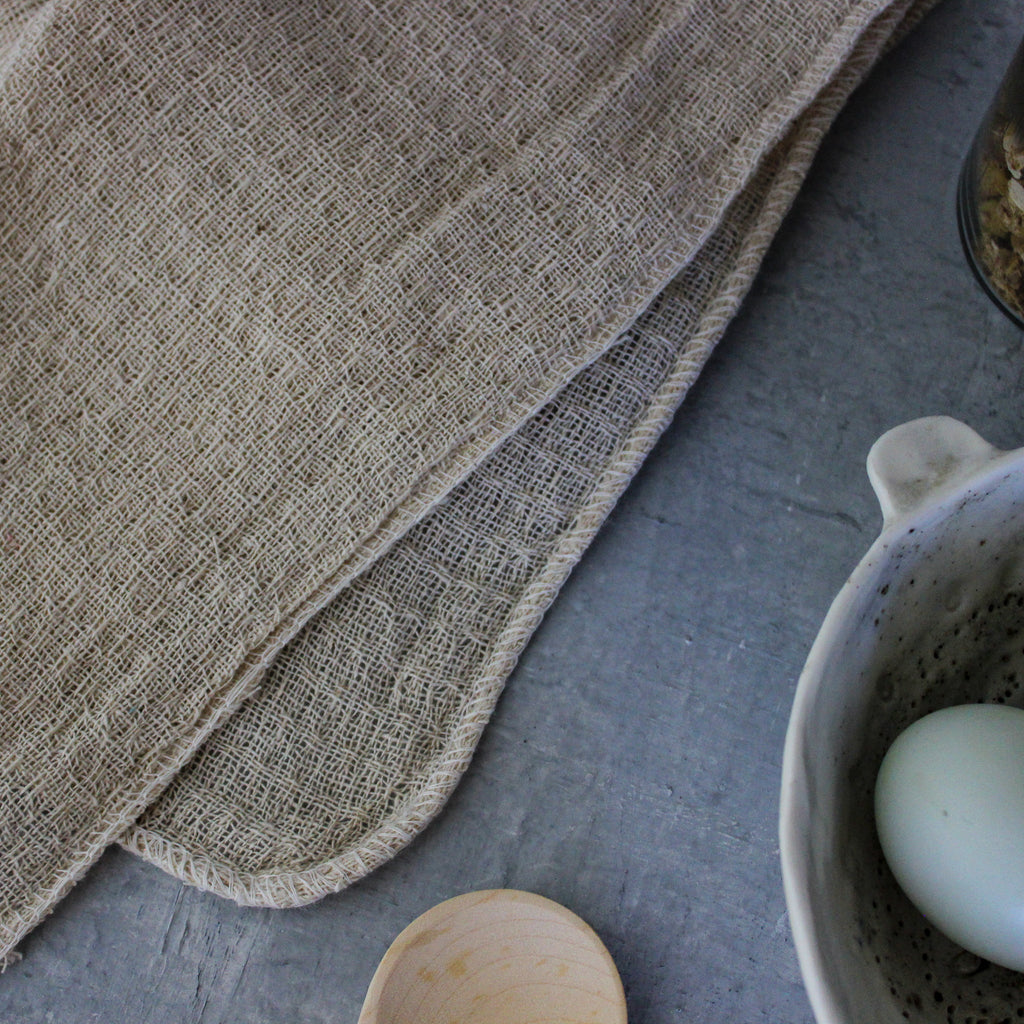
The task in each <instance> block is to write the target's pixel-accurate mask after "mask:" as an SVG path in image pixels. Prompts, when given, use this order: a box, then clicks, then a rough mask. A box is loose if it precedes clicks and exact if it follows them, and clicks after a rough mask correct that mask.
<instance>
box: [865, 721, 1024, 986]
mask: <svg viewBox="0 0 1024 1024" xmlns="http://www.w3.org/2000/svg"><path fill="white" fill-rule="evenodd" d="M875 820H876V823H877V826H878V835H879V839H880V840H881V843H882V850H883V852H884V853H885V857H886V860H887V861H888V863H889V866H890V868H891V869H892V873H893V875H895V877H896V880H897V882H899V884H900V886H901V887H902V889H903V890H904V892H906V894H907V895H908V896H909V897H910V899H911V901H912V902H913V903H914V905H915V906H916V907H917V908H918V909H919V910H920V911H921V913H922V914H924V916H925V917H926V918H928V919H929V920H930V921H931V922H932V924H933V925H935V926H936V927H937V928H939V929H940V930H941V931H942V932H944V933H945V934H946V935H948V936H949V937H950V938H951V939H952V940H953V941H954V942H956V943H958V944H959V945H961V946H963V947H964V948H965V949H968V950H970V951H971V952H972V953H976V954H977V955H978V956H981V957H984V958H985V959H987V960H991V961H993V962H994V963H997V964H1001V965H1002V966H1004V967H1010V968H1013V969H1014V970H1018V971H1024V711H1021V710H1019V709H1017V708H1010V707H1006V706H1004V705H992V704H969V705H962V706H959V707H952V708H946V709H944V710H942V711H936V712H934V713H933V714H930V715H927V716H925V717H924V718H922V719H920V720H919V721H917V722H915V723H914V724H913V725H911V726H910V727H909V728H908V729H907V730H906V731H905V732H903V733H901V734H900V736H899V737H897V739H896V742H895V743H893V745H892V746H891V747H890V748H889V751H888V753H887V754H886V756H885V759H884V760H883V762H882V766H881V769H880V770H879V773H878V780H877V783H876V786H875Z"/></svg>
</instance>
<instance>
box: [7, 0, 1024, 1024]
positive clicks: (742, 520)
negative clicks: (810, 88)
mask: <svg viewBox="0 0 1024 1024" xmlns="http://www.w3.org/2000/svg"><path fill="white" fill-rule="evenodd" d="M1022 33H1024V11H1022V9H1021V6H1020V4H1019V3H1016V2H1011V0H945V2H944V3H943V4H942V6H940V7H939V8H937V9H936V10H935V12H934V13H932V14H931V15H930V16H929V18H928V19H927V20H926V21H925V22H924V23H923V24H922V25H921V26H920V28H918V29H917V31H916V32H915V34H914V35H913V36H911V37H910V38H909V39H908V40H907V41H906V42H905V43H904V44H903V45H902V46H901V47H900V48H899V49H898V50H896V51H895V52H894V53H892V54H891V55H890V56H889V57H888V58H887V59H886V60H885V61H884V63H883V64H882V65H881V66H880V67H879V68H878V70H877V71H876V72H875V73H874V74H873V76H872V77H871V79H870V80H869V81H868V83H867V84H866V85H865V86H864V87H863V88H862V89H861V90H860V91H859V92H858V93H857V94H856V95H855V97H854V98H853V100H852V102H851V103H850V105H849V106H848V108H847V110H846V111H845V112H844V114H843V115H842V117H841V118H840V121H839V122H838V124H837V125H836V127H835V129H834V130H833V132H832V134H831V135H830V137H829V138H828V140H827V141H826V144H825V147H824V149H823V150H822V152H821V154H820V158H819V159H818V161H817V163H816V165H815V167H814V169H813V171H812V174H811V177H810V179H809V180H808V182H807V186H806V188H805V189H804V191H803V193H802V194H801V196H800V198H799V199H798V201H797V203H796V206H795V208H794V210H793V212H792V214H791V216H790V217H789V219H788V221H787V222H786V224H785V226H784V228H783V230H782V231H781V233H780V234H779V236H778V238H777V240H776V242H775V245H774V247H773V249H772V252H771V254H770V256H769V258H768V260H767V262H766V264H765V266H764V269H763V272H762V274H761V276H760V278H759V280H758V282H757V283H756V285H755V287H754V289H753V292H752V294H751V296H750V298H749V300H748V301H747V303H746V304H745V306H744V308H743V310H742V312H741V314H740V316H739V318H738V319H737V320H736V321H735V323H734V324H733V325H732V327H731V329H730V331H729V332H728V335H727V337H726V338H725V340H724V341H723V342H722V344H721V346H720V347H719V349H718V351H717V353H716V354H715V356H714V358H713V359H712V362H711V364H710V365H709V367H708V369H707V370H706V371H705V374H704V376H703V377H702V378H701V380H700V381H699V382H698V385H697V386H696V388H695V389H694V390H693V392H692V393H691V395H690V397H689V398H688V399H687V401H686V403H685V404H684V406H683V408H682V410H681V411H680V413H679V415H678V417H677V419H676V422H675V424H674V426H673V428H672V429H671V431H670V432H669V433H668V434H667V435H666V436H665V438H664V439H663V441H662V443H661V444H660V446H659V448H658V450H657V451H656V452H655V454H654V456H653V457H652V458H651V459H650V461H649V463H648V464H647V466H646V467H645V468H644V470H643V471H642V472H641V474H640V475H639V477H638V478H637V480H636V481H635V483H634V484H633V486H632V487H631V489H630V490H629V492H628V493H627V495H626V496H625V498H624V499H623V500H622V502H621V503H620V505H619V507H618V509H617V510H616V512H615V513H614V515H613V516H612V518H611V520H610V521H609V523H608V525H607V527H606V528H605V529H604V531H603V532H602V534H601V535H600V536H599V537H598V539H597V542H596V543H595V544H594V546H593V548H592V549H591V551H590V552H589V554H588V555H587V557H586V559H585V560H584V561H583V563H582V564H581V565H580V566H579V568H578V570H577V571H576V572H575V573H574V575H573V577H572V578H571V580H570V581H569V583H568V585H567V586H566V587H565V589H564V591H563V593H562V595H561V597H560V599H559V601H558V602H557V603H556V605H555V607H554V608H553V610H552V611H551V612H550V614H549V615H548V618H547V620H546V621H545V623H544V625H543V627H542V628H541V630H540V632H539V633H538V635H537V636H536V638H535V640H534V642H533V644H532V645H531V647H530V648H529V650H528V651H527V653H526V655H525V656H524V658H523V660H522V662H521V665H520V667H519V669H518V671H517V672H516V673H515V675H514V676H513V678H512V680H511V682H510V684H509V686H508V688H507V690H506V692H505V695H504V697H503V698H502V701H501V703H500V705H499V707H498V710H497V713H496V715H495V718H494V720H493V722H492V724H491V726H490V729H489V730H488V732H487V733H486V735H485V737H484V740H483V743H482V744H481V747H480V750H479V753H478V755H477V757H476V760H475V762H474V764H473V766H472V768H471V770H470V772H469V773H468V775H467V776H466V778H465V780H464V782H463V783H462V785H461V787H460V788H459V789H458V791H457V792H456V795H455V797H454V798H453V800H452V801H451V803H450V805H449V807H448V809H447V810H446V812H445V813H444V814H443V815H442V816H441V818H440V819H439V820H438V821H437V822H436V823H435V824H434V825H433V826H432V827H431V828H430V829H429V830H428V831H427V832H426V833H425V834H424V835H423V836H422V837H421V838H420V839H419V840H418V841H417V842H415V843H414V844H413V845H412V846H411V847H410V848H409V849H408V850H406V851H405V853H404V854H403V855H401V856H400V857H399V858H397V860H395V861H394V862H392V863H391V864H389V865H388V866H386V867H385V868H383V869H382V870H380V871H378V872H377V873H376V874H375V875H373V876H371V877H370V878H369V879H368V880H366V881H365V882H364V883H362V884H360V885H358V886H356V887H355V888H353V889H351V890H349V891H347V892H345V893H342V894H340V895H338V896H335V897H332V898H329V899H326V900H324V901H323V902H321V903H319V904H318V905H315V906H312V907H309V908H306V909H303V910H293V911H277V912H273V911H261V910H251V909H242V908H239V907H236V906H234V905H232V904H229V903H226V902H223V901H221V900H219V899H217V898H216V897H213V896H208V895H205V894H203V893H200V892H196V891H194V890H190V889H185V888H183V887H182V886H181V885H179V884H178V883H177V882H175V881H174V880H172V879H171V878H169V877H166V876H164V875H162V874H161V873H160V872H159V871H158V870H156V869H155V868H151V867H149V866H147V865H145V864H143V863H141V862H139V861H137V860H135V859H133V858H132V857H130V856H128V855H127V854H124V853H122V852H120V851H117V850H114V851H111V852H109V853H108V854H107V855H106V856H105V857H104V858H103V860H102V861H101V862H100V863H99V864H98V865H97V866H96V867H95V868H94V870H93V871H92V872H91V873H90V874H89V876H88V877H87V878H86V880H85V881H84V882H83V883H81V884H80V885H79V886H78V887H77V889H76V890H75V891H74V892H73V893H72V895H71V896H70V898H68V899H67V900H66V901H65V902H64V903H63V904H62V905H61V906H60V908H59V909H58V911H57V912H56V913H55V914H54V915H53V917H52V918H51V919H50V920H49V921H48V922H46V923H45V924H44V925H43V926H42V927H40V928H39V929H38V930H37V931H35V932H34V933H33V934H32V935H31V936H30V937H29V939H28V940H27V941H26V942H25V943H24V945H23V947H22V948H23V950H24V953H25V959H24V961H23V962H22V963H21V964H19V965H17V966H16V967H14V968H12V969H10V970H8V971H7V972H6V974H4V975H3V977H2V978H0V1022H2V1024H13V1022H18V1024H22V1022H25V1024H36V1022H44V1021H54V1022H59V1024H85V1022H97V1021H102V1022H111V1024H116V1022H120V1021H125V1022H132V1024H149V1022H153V1024H178V1022H181V1024H186V1022H187V1024H196V1022H204V1024H250V1022H252V1024H285V1022H287V1024H305V1022H310V1024H313V1022H317V1024H319V1022H328V1021H330V1022H346V1024H354V1022H355V1020H356V1018H357V1016H358V1012H359V1007H360V1005H361V1003H362V998H363V995H364V993H365V990H366V986H367V984H368V983H369V981H370V977H371V976H372V974H373V971H374V968H375V966H376V964H377V961H378V960H379V958H380V957H381V955H382V954H383V953H384V951H385V949H386V948H387V946H388V944H389V943H390V942H391V940H392V939H393V938H394V937H395V935H396V934H397V933H398V932H399V931H400V930H401V929H402V928H403V927H404V926H405V925H406V924H407V923H408V922H409V921H411V920H412V919H413V918H414V917H415V916H416V915H418V914H419V913H420V912H421V911H423V910H425V909H427V908H428V907H429V906H431V905H433V904H434V903H436V902H438V901H440V900H442V899H445V898H447V897H449V896H453V895H456V894H457V893H460V892H463V891H466V890H470V889H477V888H488V887H495V886H511V887H515V888H522V889H529V890H533V891H535V892H539V893H542V894H544V895H547V896H549V897H551V898H553V899H555V900H558V901H560V902H562V903H565V904H566V905H568V906H569V907H570V908H572V909H573V910H575V911H576V912H577V913H578V914H580V915H581V916H582V917H584V918H585V919H586V920H588V921H589V922H590V923H591V924H592V925H593V926H594V927H595V928H596V929H597V931H598V932H599V934H600V935H601V936H602V937H603V938H604V940H605V942H606V943H607V945H608V947H609V949H610V950H611V952H612V954H613V956H614V957H615V959H616V961H617V962H618V964H619V967H620V969H621V972H622V976H623V980H624V982H625V986H626V991H627V997H628V1001H629V1008H630V1019H631V1021H632V1022H633V1024H662V1022H666V1024H667V1022H676V1021H679V1022H692V1024H701V1022H712V1021H714V1022H731V1024H743V1022H757V1021H771V1022H776V1024H781V1022H787V1021H789V1022H795V1024H807V1022H809V1021H810V1019H811V1017H810V1011H809V1009H808V1006H807V1001H806V998H805V996H804V993H803V988H802V985H801V982H800V978H799V973H798V969H797V965H796V960H795V956H794V953H793V948H792V942H791V939H790V934H789V926H788V921H787V917H786V911H785V905H784V901H783V896H782V884H781V880H780V875H779V868H778V843H777V839H776V815H777V811H778V796H777V791H778V782H779V770H780V764H781V757H782V746H783V739H784V734H785V728H786V720H787V716H788V713H789V706H790V702H791V700H792V696H793V691H794V687H795V683H796V678H797V676H798V674H799V671H800V668H801V665H802V663H803V660H804V657H805V655H806V652H807V649H808V647H809V646H810V644H811V641H812V640H813V638H814V635H815V633H816V632H817V628H818V625H819V623H820V622H821V619H822V618H823V616H824V614H825V611H826V609H827V607H828V604H829V602H830V601H831V599H832V596H833V595H834V594H835V592H836V590H837V589H838V588H839V587H840V586H841V585H842V583H843V581H844V579H845V577H846V575H847V573H848V571H849V570H850V569H851V568H852V567H853V565H854V564H855V563H856V562H857V560H858V559H859V557H860V556H861V554H862V553H863V552H864V551H865V550H866V549H867V547H868V545H869V544H870V542H871V540H872V539H873V536H874V534H875V532H876V530H877V529H878V526H879V523H880V516H879V513H878V510H877V507H876V504H875V501H874V498H873V496H872V494H871V491H870V488H869V486H868V484H867V480H866V477H865V475H864V472H863V462H864V457H865V455H866V453H867V450H868V448H869V447H870V445H871V442H872V441H873V440H874V439H875V437H876V436H877V435H879V434H880V433H882V432H883V431H884V430H885V429H887V428H888V427H891V426H893V425H895V424H897V423H899V422H902V421H904V420H907V419H911V418H913V417H916V416H919V415H924V414H930V413H948V414H951V415H954V416H957V417H959V418H961V419H963V420H965V421H966V422H968V423H970V424H971V425H972V426H974V427H975V428H976V429H977V430H979V431H980V432H981V433H982V434H983V435H985V436H987V437H988V439H989V440H991V441H993V442H994V443H996V444H998V445H1001V446H1003V447H1016V446H1017V445H1019V444H1024V421H1022V419H1021V416H1020V408H1021V394H1022V387H1021V383H1022V380H1021V378H1022V374H1024V352H1022V340H1024V336H1022V334H1021V333H1020V332H1019V331H1017V330H1016V329H1015V328H1014V327H1012V326H1011V325H1010V324H1009V323H1008V322H1005V321H1004V320H1003V319H1002V318H1001V316H1000V315H999V314H998V313H997V312H996V311H995V309H994V308H993V307H992V306H991V305H990V303H989V302H988V300H987V299H986V298H985V297H984V296H983V295H982V293H981V291H980V289H979V288H978V287H977V285H976V284H975V283H974V281H973V279H972V278H971V276H970V275H969V273H968V271H967V269H966V267H965V264H964V260H963V257H962V254H961V251H960V247H959V242H958V239H957V237H956V229H955V224H954V208H953V203H954V198H953V197H954V190H955V182H956V175H957V171H958V168H959V164H960V160H961V157H962V155H963V152H964V150H965V148H966V146H967V144H968V141H969V139H970V136H971V134H972V132H973V130H974V127H975V126H976V124H977V122H978V120H979V118H980V116H981V114H982V112H983V110H984V108H985V106H986V104H987V102H988V99H989V97H990V95H991V93H992V91H993V89H994V88H995V85H996V84H997V82H998V80H999V78H1000V77H1001V74H1002V72H1003V69H1004V68H1005V66H1006V64H1007V62H1008V61H1009V58H1010V55H1011V53H1012V51H1013V49H1014V47H1015V45H1016V43H1017V41H1018V38H1019V37H1020V35H1021V34H1022ZM866 1024H870V1022H866Z"/></svg>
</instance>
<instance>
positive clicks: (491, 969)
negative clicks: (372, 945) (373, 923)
mask: <svg viewBox="0 0 1024 1024" xmlns="http://www.w3.org/2000/svg"><path fill="white" fill-rule="evenodd" d="M526 1022H529V1024H626V1000H625V996H624V993H623V990H622V981H621V980H620V978H619V973H618V971H617V970H616V968H615V964H614V962H613V961H612V958H611V956H610V955H609V953H608V950H607V949H605V947H604V945H603V944H602V942H601V940H600V939H599V938H598V937H597V935H596V934H595V932H594V931H593V929H591V928H590V926H589V925H587V924H586V923H585V922H584V921H582V920H580V918H578V917H577V916H576V915H575V914H573V913H572V912H571V911H569V910H567V909H566V908H565V907H562V906H560V905H559V904H557V903H554V902H552V901H551V900H549V899H545V898H544V897H543V896H536V895H534V894H533V893H527V892H517V891H515V890H511V889H490V890H485V891H482V892H471V893H466V894H465V895H463V896H456V897H455V898H454V899H450V900H447V901H445V902H444V903H440V904H438V905H437V906H436V907H433V908H432V909H431V910H428V911H427V912H426V913H425V914H423V915H421V916H420V917H418V918H417V919H416V920H415V921H413V923H412V924H410V925H409V927H408V928H406V929H405V931H403V932H402V933H401V935H399V936H398V938H397V939H395V941H394V943H393V944H392V946H391V948H390V949H389V950H388V951H387V953H386V954H385V956H384V959H383V960H382V961H381V963H380V966H379V967H378V968H377V971H376V973H375V974H374V976H373V980H372V981H371V982H370V987H369V990H368V991H367V993H366V1001H365V1002H364V1004H363V1010H362V1013H361V1014H360V1016H359V1024H526Z"/></svg>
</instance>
